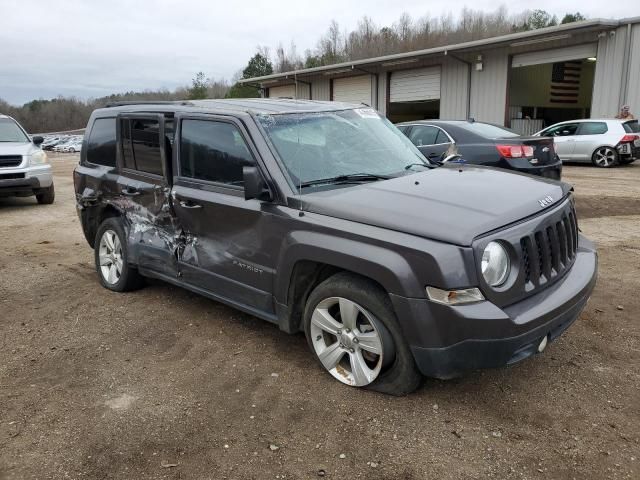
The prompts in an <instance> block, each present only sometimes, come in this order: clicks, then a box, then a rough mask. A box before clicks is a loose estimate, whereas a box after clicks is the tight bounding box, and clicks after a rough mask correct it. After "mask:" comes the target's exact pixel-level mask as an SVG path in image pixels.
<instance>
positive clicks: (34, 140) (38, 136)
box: [31, 135, 44, 145]
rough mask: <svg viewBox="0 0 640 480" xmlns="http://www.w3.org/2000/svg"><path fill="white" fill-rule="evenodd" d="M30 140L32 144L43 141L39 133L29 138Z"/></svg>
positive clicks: (38, 143)
mask: <svg viewBox="0 0 640 480" xmlns="http://www.w3.org/2000/svg"><path fill="white" fill-rule="evenodd" d="M31 141H32V142H33V144H34V145H40V144H41V143H42V142H44V137H41V136H40V135H36V136H35V137H33V138H32V139H31Z"/></svg>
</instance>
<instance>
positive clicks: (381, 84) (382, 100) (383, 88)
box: [377, 72, 387, 116]
mask: <svg viewBox="0 0 640 480" xmlns="http://www.w3.org/2000/svg"><path fill="white" fill-rule="evenodd" d="M377 110H378V111H379V112H380V113H381V114H382V115H385V116H386V115H387V72H381V73H379V74H378V106H377Z"/></svg>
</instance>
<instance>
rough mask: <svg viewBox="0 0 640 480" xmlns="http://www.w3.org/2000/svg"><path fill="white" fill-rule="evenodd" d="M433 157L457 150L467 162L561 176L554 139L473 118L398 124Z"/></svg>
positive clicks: (548, 175) (560, 164) (424, 152)
mask: <svg viewBox="0 0 640 480" xmlns="http://www.w3.org/2000/svg"><path fill="white" fill-rule="evenodd" d="M396 126H397V127H398V128H399V129H400V131H401V132H402V133H404V134H405V135H406V136H407V137H408V138H409V140H411V142H412V143H413V144H414V145H415V146H416V147H418V150H420V152H422V154H423V155H424V156H425V157H427V158H429V159H438V158H440V157H441V156H442V155H443V154H444V153H445V152H452V151H455V152H457V153H458V154H459V155H460V156H461V157H462V158H463V159H464V160H465V161H466V162H468V163H473V164H476V165H485V166H489V167H499V168H505V169H508V170H515V171H518V172H522V173H529V174H532V175H539V176H541V177H546V178H552V179H555V180H559V179H560V176H561V174H562V161H561V160H560V159H559V158H558V157H557V156H556V154H555V151H554V146H553V139H551V138H540V137H523V136H521V135H519V134H518V133H516V132H514V131H512V130H509V129H508V128H505V127H501V126H498V125H494V124H491V123H484V122H475V121H473V120H468V121H467V120H420V121H415V122H405V123H400V124H398V125H396Z"/></svg>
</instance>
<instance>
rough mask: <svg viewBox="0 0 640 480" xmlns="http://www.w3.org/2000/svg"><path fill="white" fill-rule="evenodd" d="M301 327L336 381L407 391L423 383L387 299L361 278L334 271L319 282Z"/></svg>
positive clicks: (397, 392)
mask: <svg viewBox="0 0 640 480" xmlns="http://www.w3.org/2000/svg"><path fill="white" fill-rule="evenodd" d="M304 331H305V335H306V337H307V342H308V344H309V347H310V349H311V351H312V352H313V354H314V356H315V357H316V359H317V360H318V362H319V363H320V365H322V367H323V368H324V369H325V370H326V371H327V372H329V373H330V374H331V375H332V376H333V377H334V378H335V379H336V380H338V381H340V382H341V383H344V384H346V385H350V386H354V387H360V388H368V389H371V390H375V391H378V392H382V393H387V394H391V395H406V394H408V393H411V392H412V391H414V390H415V389H416V388H418V386H419V385H420V383H421V382H422V375H421V374H420V372H419V371H418V368H417V366H416V364H415V361H414V359H413V355H412V354H411V351H410V349H409V346H408V344H407V342H406V340H405V339H404V336H403V334H402V331H401V330H400V326H399V325H398V322H397V320H396V316H395V312H394V311H393V307H392V305H391V301H390V300H389V297H388V296H387V294H386V293H385V292H384V291H383V290H382V289H380V287H379V286H377V285H376V284H375V283H373V282H371V281H369V280H367V279H365V278H362V277H359V276H357V275H353V274H350V273H338V274H336V275H334V276H332V277H330V278H328V279H327V280H325V281H324V282H322V283H321V284H320V285H318V286H317V287H316V288H315V289H314V290H313V292H311V295H310V296H309V299H308V300H307V305H306V308H305V314H304Z"/></svg>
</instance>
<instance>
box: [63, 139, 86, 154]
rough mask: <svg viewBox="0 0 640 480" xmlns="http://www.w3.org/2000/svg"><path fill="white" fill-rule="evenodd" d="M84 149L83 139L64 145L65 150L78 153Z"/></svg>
mask: <svg viewBox="0 0 640 480" xmlns="http://www.w3.org/2000/svg"><path fill="white" fill-rule="evenodd" d="M81 149H82V140H80V141H78V140H74V141H72V142H71V143H69V144H67V145H65V146H64V150H63V151H64V152H69V153H76V152H79V151H80V150H81Z"/></svg>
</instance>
